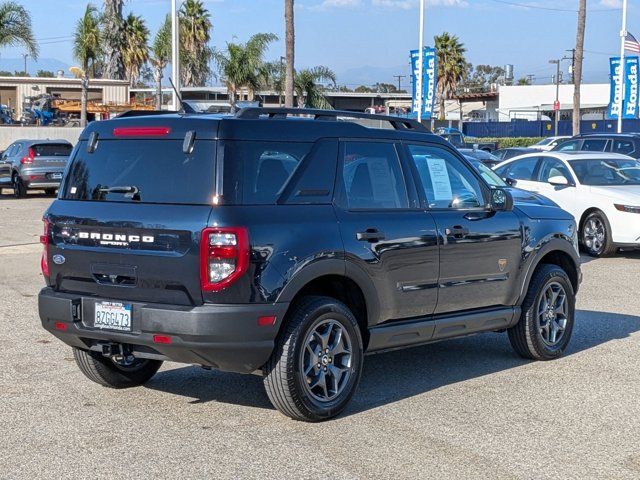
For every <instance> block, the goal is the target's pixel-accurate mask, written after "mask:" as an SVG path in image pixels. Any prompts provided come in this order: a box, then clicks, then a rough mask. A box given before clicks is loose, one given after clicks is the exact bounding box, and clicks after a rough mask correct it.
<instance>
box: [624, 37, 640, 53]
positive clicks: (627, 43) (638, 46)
mask: <svg viewBox="0 0 640 480" xmlns="http://www.w3.org/2000/svg"><path fill="white" fill-rule="evenodd" d="M624 49H625V50H626V51H628V52H633V53H640V43H638V40H636V37H634V36H633V35H631V34H630V33H627V36H626V37H624Z"/></svg>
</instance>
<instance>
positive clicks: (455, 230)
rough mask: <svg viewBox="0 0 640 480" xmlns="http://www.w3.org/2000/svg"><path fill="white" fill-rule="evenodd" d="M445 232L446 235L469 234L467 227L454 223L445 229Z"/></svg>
mask: <svg viewBox="0 0 640 480" xmlns="http://www.w3.org/2000/svg"><path fill="white" fill-rule="evenodd" d="M445 233H446V234H447V236H448V237H453V238H464V237H466V236H467V235H469V229H468V228H467V227H463V226H462V225H455V226H453V227H451V228H447V229H445Z"/></svg>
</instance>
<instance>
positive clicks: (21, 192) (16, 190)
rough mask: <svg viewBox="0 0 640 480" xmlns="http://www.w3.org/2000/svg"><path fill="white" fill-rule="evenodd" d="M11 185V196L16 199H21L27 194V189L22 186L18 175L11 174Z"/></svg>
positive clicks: (22, 183)
mask: <svg viewBox="0 0 640 480" xmlns="http://www.w3.org/2000/svg"><path fill="white" fill-rule="evenodd" d="M11 185H12V186H13V196H14V197H16V198H22V197H24V196H25V195H26V194H27V188H26V187H25V186H24V182H23V181H22V178H20V175H18V174H17V173H14V174H13V177H12V179H11Z"/></svg>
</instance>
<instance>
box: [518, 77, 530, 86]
mask: <svg viewBox="0 0 640 480" xmlns="http://www.w3.org/2000/svg"><path fill="white" fill-rule="evenodd" d="M518 85H531V77H520V78H519V79H518Z"/></svg>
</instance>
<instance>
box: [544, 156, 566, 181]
mask: <svg viewBox="0 0 640 480" xmlns="http://www.w3.org/2000/svg"><path fill="white" fill-rule="evenodd" d="M552 177H564V178H566V179H567V180H568V181H569V182H573V178H572V176H571V174H570V173H569V169H568V168H567V167H566V166H565V164H564V163H562V162H561V161H560V160H557V159H555V158H545V159H544V160H543V161H542V166H541V167H540V175H539V178H540V181H541V182H548V181H549V179H550V178H552Z"/></svg>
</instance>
